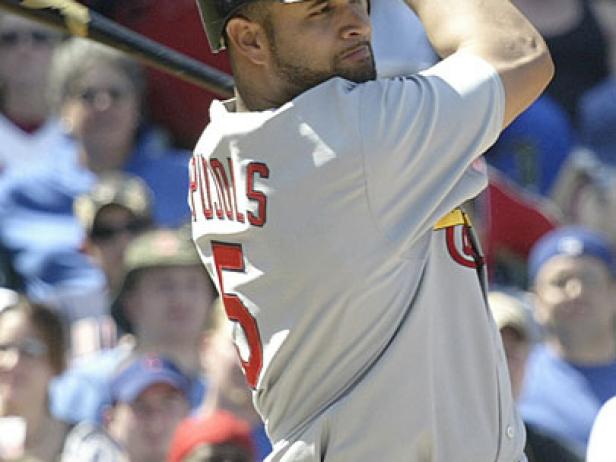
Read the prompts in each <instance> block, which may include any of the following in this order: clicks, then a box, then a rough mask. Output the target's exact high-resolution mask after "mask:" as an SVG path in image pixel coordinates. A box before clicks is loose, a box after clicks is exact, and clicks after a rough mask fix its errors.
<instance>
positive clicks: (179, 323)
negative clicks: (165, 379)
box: [123, 265, 215, 345]
mask: <svg viewBox="0 0 616 462" xmlns="http://www.w3.org/2000/svg"><path fill="white" fill-rule="evenodd" d="M214 298H215V290H214V289H213V287H212V285H211V283H210V281H209V279H208V276H207V274H206V273H205V271H204V270H203V268H202V267H201V266H200V265H194V266H174V267H167V268H150V269H145V270H141V272H140V274H139V276H138V280H137V282H136V284H135V287H134V288H133V289H132V290H131V291H130V292H128V293H127V295H126V298H125V299H124V303H123V305H124V307H125V309H126V310H127V314H128V316H129V318H130V320H131V322H132V324H133V327H134V329H135V332H136V334H137V336H139V337H142V338H144V339H147V340H148V342H156V343H159V344H165V345H169V344H173V343H174V342H180V343H183V344H185V343H186V342H198V340H199V338H200V336H201V332H202V330H203V328H204V325H205V320H206V318H207V316H208V313H209V311H210V309H211V306H212V303H213V300H214Z"/></svg>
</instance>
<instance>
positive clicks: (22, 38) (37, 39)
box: [0, 30, 57, 48]
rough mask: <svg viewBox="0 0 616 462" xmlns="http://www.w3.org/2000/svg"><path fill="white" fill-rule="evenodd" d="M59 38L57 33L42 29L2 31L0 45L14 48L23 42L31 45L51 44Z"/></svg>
mask: <svg viewBox="0 0 616 462" xmlns="http://www.w3.org/2000/svg"><path fill="white" fill-rule="evenodd" d="M56 39H57V36H56V35H53V34H51V33H48V32H44V31H40V30H22V31H5V32H0V47H3V48H12V47H15V46H17V45H18V44H21V43H26V42H27V43H29V44H31V45H35V46H37V45H51V44H52V43H53V42H55V41H56Z"/></svg>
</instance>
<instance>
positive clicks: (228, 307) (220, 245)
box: [212, 242, 263, 388]
mask: <svg viewBox="0 0 616 462" xmlns="http://www.w3.org/2000/svg"><path fill="white" fill-rule="evenodd" d="M212 255H214V265H215V266H216V273H217V274H218V282H219V284H220V292H221V294H222V301H223V303H224V305H225V312H226V313H227V317H228V318H229V319H230V320H231V321H235V322H238V323H239V324H240V326H241V327H242V329H243V331H244V335H245V337H246V340H247V341H248V348H249V350H250V357H249V358H248V361H244V359H242V357H241V355H240V361H241V362H242V368H243V369H244V374H245V375H246V381H247V382H248V385H250V386H251V387H252V388H255V387H256V386H257V380H258V379H259V373H260V372H261V367H262V366H263V347H262V346H261V336H260V335H259V327H258V326H257V321H256V320H255V318H254V317H253V316H252V314H251V313H250V311H248V308H246V305H244V304H243V303H242V300H241V299H240V298H239V297H238V296H237V295H236V294H233V293H227V292H225V288H224V285H223V282H222V281H223V277H222V272H223V270H225V271H235V272H243V271H245V267H244V254H243V252H242V246H241V245H239V244H228V243H224V242H212Z"/></svg>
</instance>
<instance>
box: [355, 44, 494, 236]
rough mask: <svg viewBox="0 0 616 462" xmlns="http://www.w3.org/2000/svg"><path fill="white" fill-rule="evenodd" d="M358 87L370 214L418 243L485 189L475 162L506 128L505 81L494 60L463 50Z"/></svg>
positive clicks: (386, 228) (391, 233)
mask: <svg viewBox="0 0 616 462" xmlns="http://www.w3.org/2000/svg"><path fill="white" fill-rule="evenodd" d="M360 87H361V91H362V94H361V106H360V107H361V109H360V116H359V117H360V121H359V124H360V132H361V138H362V152H363V155H364V161H365V174H366V178H367V186H368V198H369V201H370V207H371V211H372V213H373V214H374V217H375V220H376V221H377V223H378V225H379V226H381V227H382V229H383V230H384V231H385V232H386V233H387V234H388V235H389V237H390V238H394V239H395V240H402V241H406V242H412V241H413V240H414V239H415V238H416V237H417V236H418V235H419V234H420V233H422V232H425V231H427V230H429V229H431V228H432V226H433V225H434V224H435V223H436V221H438V219H439V218H441V217H442V216H443V215H444V214H446V213H448V212H449V211H451V209H453V208H455V207H457V206H458V205H460V204H461V203H462V202H464V201H466V200H468V199H470V198H472V197H474V196H476V195H477V194H478V193H479V192H480V191H481V190H482V189H483V188H484V187H485V186H486V184H487V177H486V175H485V172H484V171H483V169H475V168H474V165H476V164H473V161H474V160H475V159H477V158H478V157H479V156H480V155H481V154H482V153H483V152H484V151H485V150H486V149H487V148H488V147H490V146H491V145H492V144H493V143H494V142H495V141H496V139H497V138H498V135H499V134H500V131H501V129H502V123H503V117H504V104H505V102H504V99H505V96H504V89H503V86H502V83H501V81H500V78H499V77H498V74H497V73H496V71H495V70H494V68H492V66H490V65H489V64H488V63H486V62H485V61H483V60H482V59H480V58H478V57H476V56H473V55H471V54H469V53H457V54H454V55H452V56H451V57H449V58H447V59H445V60H443V61H441V62H440V63H438V64H437V65H435V66H433V67H431V68H430V69H428V70H426V71H424V72H422V73H420V74H417V75H414V76H411V77H398V78H394V79H381V80H376V81H374V82H370V83H367V84H365V85H361V86H360Z"/></svg>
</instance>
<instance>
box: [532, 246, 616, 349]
mask: <svg viewBox="0 0 616 462" xmlns="http://www.w3.org/2000/svg"><path fill="white" fill-rule="evenodd" d="M535 284H536V286H535V291H536V295H537V298H536V317H537V320H538V321H539V323H540V324H542V325H543V326H544V327H546V328H547V329H548V331H550V332H552V333H553V334H555V335H557V336H559V337H560V336H569V337H573V338H577V337H579V338H589V336H594V335H596V334H597V333H599V332H604V331H605V329H609V330H611V329H613V325H614V324H613V323H614V317H615V313H616V308H615V307H616V304H615V303H614V298H613V296H614V287H613V283H612V280H611V278H610V274H609V271H608V269H607V267H606V265H604V264H603V262H602V261H600V260H598V259H596V258H593V257H589V256H583V257H569V256H556V257H553V258H551V259H550V260H548V261H547V262H546V263H545V265H544V266H543V267H542V268H541V269H540V270H539V273H538V274H537V278H536V281H535Z"/></svg>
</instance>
